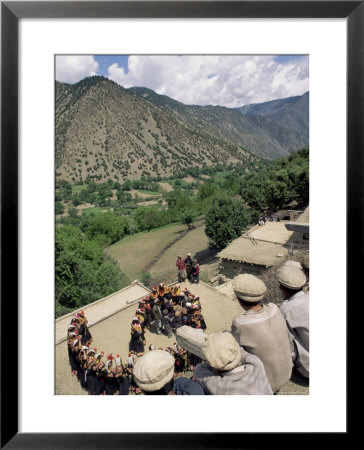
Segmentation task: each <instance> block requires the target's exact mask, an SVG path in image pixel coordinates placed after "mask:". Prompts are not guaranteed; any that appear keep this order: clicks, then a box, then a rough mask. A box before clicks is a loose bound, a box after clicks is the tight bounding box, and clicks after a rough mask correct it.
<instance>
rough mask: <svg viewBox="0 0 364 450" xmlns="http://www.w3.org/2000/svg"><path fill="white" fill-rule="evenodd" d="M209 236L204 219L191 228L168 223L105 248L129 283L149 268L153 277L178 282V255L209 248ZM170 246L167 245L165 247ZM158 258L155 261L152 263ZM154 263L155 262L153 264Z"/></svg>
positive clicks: (199, 251) (194, 253) (153, 278)
mask: <svg viewBox="0 0 364 450" xmlns="http://www.w3.org/2000/svg"><path fill="white" fill-rule="evenodd" d="M207 246H208V239H207V237H206V235H205V231H204V225H203V224H202V222H201V221H200V222H196V228H194V229H192V230H190V231H188V230H187V229H186V227H185V226H184V225H168V226H166V227H163V228H159V229H158V230H155V231H149V232H143V233H138V234H136V235H134V236H127V237H125V238H124V239H122V240H121V241H119V242H117V243H116V244H113V245H112V246H110V247H108V248H107V249H106V252H107V253H108V254H109V255H110V256H112V257H113V258H114V259H115V260H116V261H118V263H119V264H120V268H121V270H122V272H123V273H124V275H125V283H127V284H129V283H130V282H132V281H133V280H135V279H136V278H138V276H139V274H140V273H141V272H142V271H143V270H146V271H148V272H150V274H151V276H152V279H151V284H153V283H154V281H155V280H165V281H166V282H168V281H170V282H172V281H175V280H176V275H177V269H176V260H177V255H179V254H182V255H183V256H185V255H186V254H187V252H191V253H192V254H193V255H196V254H197V256H198V255H199V254H201V252H204V251H206V249H207ZM166 247H168V248H166ZM153 261H155V264H152V263H153ZM151 264H152V265H151Z"/></svg>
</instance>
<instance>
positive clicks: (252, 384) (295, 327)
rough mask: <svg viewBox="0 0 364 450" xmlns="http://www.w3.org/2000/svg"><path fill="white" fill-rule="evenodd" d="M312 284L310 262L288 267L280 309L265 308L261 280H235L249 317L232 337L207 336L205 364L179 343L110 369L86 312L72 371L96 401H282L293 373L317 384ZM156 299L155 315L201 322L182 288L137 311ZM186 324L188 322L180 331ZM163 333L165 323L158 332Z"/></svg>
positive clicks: (72, 334)
mask: <svg viewBox="0 0 364 450" xmlns="http://www.w3.org/2000/svg"><path fill="white" fill-rule="evenodd" d="M308 276H309V260H308V255H307V256H306V257H305V258H304V259H303V260H302V264H300V263H299V262H296V261H287V262H286V263H285V264H283V265H282V266H281V267H280V268H279V270H278V271H277V278H278V282H279V285H280V288H281V291H282V294H283V298H284V301H283V303H282V305H281V306H280V308H279V307H278V306H277V305H276V304H274V303H263V300H264V296H265V293H266V291H267V287H266V285H265V284H264V283H263V281H262V280H261V279H259V278H258V277H256V276H253V275H250V274H246V273H245V274H241V275H238V276H237V277H235V278H234V280H233V289H234V293H235V295H236V298H237V300H238V302H239V304H240V306H241V308H242V314H241V315H239V316H237V317H236V318H235V319H234V320H233V322H232V327H231V330H230V331H223V332H220V333H211V334H208V335H207V334H205V337H204V340H203V343H202V353H203V355H204V360H203V361H202V360H199V358H197V357H193V355H191V354H188V352H186V351H185V350H183V349H182V348H180V347H178V346H177V344H176V343H175V344H174V345H173V347H170V348H168V349H167V350H163V349H160V348H159V349H155V347H154V346H153V345H150V346H149V352H147V353H144V351H143V352H139V356H138V352H135V351H134V353H135V354H134V355H133V354H132V353H129V355H128V362H127V364H126V366H124V365H123V364H122V362H121V359H120V355H116V358H114V357H113V356H112V355H108V356H107V357H106V360H104V361H103V356H104V354H103V352H100V353H97V349H96V348H94V349H92V348H90V343H91V342H92V337H91V335H90V333H89V331H88V328H87V319H86V317H85V316H84V313H83V311H81V312H80V313H79V314H77V316H76V317H74V318H73V319H72V322H71V325H70V327H69V333H68V350H69V358H70V364H71V368H72V371H73V373H74V374H75V375H76V374H77V376H78V378H79V380H80V382H81V385H82V387H83V388H84V389H87V390H88V392H89V393H90V394H96V395H97V394H106V395H111V394H114V393H115V392H119V394H120V395H123V394H124V395H125V394H128V393H129V391H130V390H131V391H133V390H134V391H135V392H136V393H139V392H141V393H143V394H146V395H204V394H207V395H272V394H276V393H278V392H279V390H280V389H281V388H282V387H283V386H284V385H285V384H286V383H287V382H288V381H289V380H290V378H291V376H292V371H293V370H294V371H295V372H296V373H297V374H299V375H300V376H301V377H302V378H305V379H306V380H307V381H308V379H309V317H308V311H309V288H308ZM166 288H167V289H166ZM177 297H178V299H177ZM151 299H152V303H153V306H152V307H151V310H153V308H154V307H155V306H156V307H157V308H159V310H160V312H161V316H160V317H161V318H163V317H164V316H168V311H169V310H170V311H173V314H174V315H176V314H177V312H178V311H181V314H179V315H178V317H181V316H182V317H184V316H186V317H187V320H188V315H189V314H188V311H189V310H190V311H193V309H194V308H196V311H197V314H196V315H201V312H200V311H201V305H199V299H198V298H197V297H193V296H192V294H191V293H190V292H188V290H187V292H186V290H184V291H181V289H180V287H179V285H176V286H174V287H172V288H171V289H169V288H168V287H166V286H165V285H164V284H163V283H161V284H160V285H159V287H158V289H156V288H153V292H152V294H151V295H150V296H148V300H147V298H146V297H145V298H144V299H142V300H141V302H140V304H139V308H138V310H137V311H138V312H139V311H140V309H141V308H144V307H143V306H141V304H144V305H145V304H146V303H148V304H149V305H150V302H151ZM162 302H163V303H162ZM193 303H194V306H193V307H192V305H193ZM162 304H163V309H162V310H161V305H162ZM166 305H167V306H168V305H169V309H167V308H165V306H166ZM187 305H189V306H187ZM147 309H149V308H146V310H147ZM165 311H167V312H165ZM185 311H186V312H185ZM142 312H143V311H142ZM190 315H191V314H190ZM191 316H192V317H191V318H190V320H191V322H192V321H193V320H194V321H195V325H196V326H195V328H198V327H200V328H203V327H202V324H201V320H197V321H196V319H194V317H193V316H195V311H194V312H193V313H192V315H191ZM150 318H151V321H149V326H151V324H153V322H155V321H156V320H157V319H155V318H154V316H152V315H151V316H150ZM145 320H148V314H147V315H146V319H145ZM145 320H144V321H145ZM133 322H134V320H133ZM143 323H144V322H143ZM147 323H148V322H147ZM197 323H199V325H198V326H197ZM139 324H140V329H141V330H142V329H143V326H142V324H141V323H140V322H139ZM183 324H184V323H183V319H182V324H180V326H181V325H183ZM145 326H146V325H145ZM163 326H164V325H162V320H161V319H160V323H158V326H157V328H156V330H157V332H158V330H159V331H160V332H161V330H162V328H163ZM191 326H193V325H191ZM205 328H206V326H205ZM166 332H167V334H168V327H167V329H166ZM143 350H144V349H143ZM114 360H115V361H114ZM187 369H189V370H193V375H192V376H188V377H187V376H184V375H185V371H186V370H187Z"/></svg>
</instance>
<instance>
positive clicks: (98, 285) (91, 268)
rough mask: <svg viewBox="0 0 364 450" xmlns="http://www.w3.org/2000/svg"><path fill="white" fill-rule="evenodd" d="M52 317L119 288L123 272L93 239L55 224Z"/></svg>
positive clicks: (71, 226) (68, 227)
mask: <svg viewBox="0 0 364 450" xmlns="http://www.w3.org/2000/svg"><path fill="white" fill-rule="evenodd" d="M55 241H56V242H55V297H56V298H55V300H56V317H59V316H61V315H63V314H66V313H68V312H70V311H73V310H74V309H76V308H79V307H81V306H83V305H85V304H87V303H91V302H94V301H96V300H98V299H99V298H102V297H105V296H107V295H110V294H112V293H113V292H115V291H117V290H119V289H121V287H122V278H123V274H122V272H121V270H120V267H119V265H118V264H117V263H116V262H115V261H113V260H111V259H110V258H108V257H107V255H106V254H105V253H104V249H103V246H102V245H100V244H99V243H98V242H97V240H94V239H92V238H90V237H89V235H88V234H87V233H83V232H82V231H81V230H80V228H78V227H75V226H73V225H65V226H61V227H56V236H55Z"/></svg>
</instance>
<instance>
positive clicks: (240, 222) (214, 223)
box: [205, 194, 250, 249]
mask: <svg viewBox="0 0 364 450" xmlns="http://www.w3.org/2000/svg"><path fill="white" fill-rule="evenodd" d="M249 222H250V216H249V213H248V212H247V210H246V208H245V206H244V203H243V202H242V201H241V200H240V199H239V198H231V197H229V196H228V195H226V194H221V195H219V196H217V197H216V198H214V199H213V201H212V203H211V206H210V208H209V209H208V210H207V212H206V216H205V233H206V235H207V236H208V237H209V238H210V240H211V242H212V244H213V245H214V246H215V247H216V248H218V249H222V248H224V247H226V245H227V244H228V243H230V242H231V241H232V240H233V239H236V238H237V237H239V236H240V235H241V233H242V232H243V231H244V229H245V228H246V226H247V225H248V224H249Z"/></svg>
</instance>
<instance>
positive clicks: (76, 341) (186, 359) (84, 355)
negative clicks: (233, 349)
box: [67, 311, 201, 395]
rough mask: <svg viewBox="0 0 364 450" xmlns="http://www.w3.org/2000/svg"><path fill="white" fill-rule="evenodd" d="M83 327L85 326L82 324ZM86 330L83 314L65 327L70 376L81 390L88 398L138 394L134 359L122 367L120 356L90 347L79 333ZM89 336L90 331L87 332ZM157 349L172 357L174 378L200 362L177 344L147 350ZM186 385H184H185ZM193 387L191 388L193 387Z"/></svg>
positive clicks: (88, 341) (139, 390)
mask: <svg viewBox="0 0 364 450" xmlns="http://www.w3.org/2000/svg"><path fill="white" fill-rule="evenodd" d="M85 324H86V325H85ZM84 326H86V327H87V318H86V316H85V314H84V312H83V311H80V312H79V313H78V314H76V316H75V317H72V320H71V324H70V325H69V327H68V337H67V347H68V356H69V362H70V366H71V370H72V373H73V375H75V376H76V377H77V379H78V380H79V382H80V384H81V387H82V389H84V390H85V391H87V392H88V394H89V395H115V394H118V395H129V394H130V393H135V394H139V393H141V389H140V387H139V386H138V385H137V384H136V383H135V379H134V377H133V370H134V364H135V361H136V360H137V356H136V355H133V354H132V353H129V354H128V358H127V360H126V361H127V362H126V364H123V362H122V360H121V358H120V355H119V354H117V355H116V356H115V357H114V356H113V355H112V354H109V355H106V356H105V352H104V351H100V352H98V351H97V348H96V347H95V348H91V347H90V345H91V342H92V336H91V334H88V336H87V337H88V339H86V337H85V334H84V333H82V330H83V327H84ZM88 333H89V332H88ZM153 350H157V351H158V352H161V351H162V352H165V353H166V354H168V355H169V357H172V358H173V361H174V363H173V371H174V377H175V378H177V377H179V376H180V375H183V374H184V373H185V372H186V371H190V370H192V371H193V368H194V366H195V365H196V364H198V363H199V362H200V361H201V360H200V358H198V357H197V356H195V355H193V354H191V353H189V352H187V351H186V350H184V349H183V348H181V347H180V346H179V345H177V343H176V342H174V343H173V346H172V347H168V348H167V349H166V350H163V349H162V348H158V349H156V348H155V346H154V345H153V344H151V345H150V346H149V351H153ZM185 384H186V383H184V385H185ZM192 386H193V385H192Z"/></svg>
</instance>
